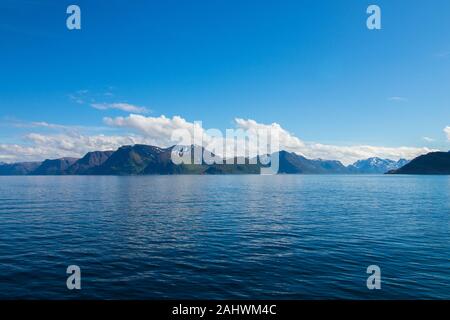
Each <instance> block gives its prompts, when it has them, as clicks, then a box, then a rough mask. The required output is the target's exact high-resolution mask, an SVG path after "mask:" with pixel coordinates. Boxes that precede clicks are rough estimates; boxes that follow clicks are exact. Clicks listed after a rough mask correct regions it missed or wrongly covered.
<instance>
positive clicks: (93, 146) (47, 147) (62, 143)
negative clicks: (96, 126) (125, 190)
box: [0, 133, 148, 162]
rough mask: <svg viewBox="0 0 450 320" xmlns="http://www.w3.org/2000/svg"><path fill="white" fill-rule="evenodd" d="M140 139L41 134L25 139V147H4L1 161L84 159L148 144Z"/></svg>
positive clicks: (0, 156)
mask: <svg viewBox="0 0 450 320" xmlns="http://www.w3.org/2000/svg"><path fill="white" fill-rule="evenodd" d="M147 142H148V141H146V140H145V139H143V138H142V137H139V136H105V135H93V136H86V135H78V134H50V135H45V134H38V133H30V134H28V135H26V136H25V144H23V145H19V144H0V159H3V160H4V161H8V162H18V161H41V160H44V159H54V158H61V157H75V158H80V157H82V156H83V155H85V154H86V153H87V152H89V151H96V150H98V151H106V150H116V149H117V148H119V147H120V146H123V145H133V144H136V143H147Z"/></svg>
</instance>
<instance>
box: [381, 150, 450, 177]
mask: <svg viewBox="0 0 450 320" xmlns="http://www.w3.org/2000/svg"><path fill="white" fill-rule="evenodd" d="M389 173H390V174H450V152H431V153H428V154H425V155H422V156H419V157H417V158H415V159H414V160H412V161H411V162H409V163H408V164H406V165H405V166H403V167H401V168H400V169H397V170H393V171H390V172H389Z"/></svg>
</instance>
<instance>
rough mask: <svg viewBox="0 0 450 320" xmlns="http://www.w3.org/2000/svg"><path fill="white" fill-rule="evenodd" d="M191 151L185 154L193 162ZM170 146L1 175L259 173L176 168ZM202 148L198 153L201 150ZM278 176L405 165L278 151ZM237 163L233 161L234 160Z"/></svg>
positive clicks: (18, 167) (249, 168)
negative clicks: (347, 163) (346, 161)
mask: <svg viewBox="0 0 450 320" xmlns="http://www.w3.org/2000/svg"><path fill="white" fill-rule="evenodd" d="M194 148H199V147H194V146H191V147H186V148H185V149H184V152H188V154H190V156H191V159H192V160H193V155H194V152H193V151H194ZM172 150H173V147H169V148H159V147H156V146H149V145H141V144H136V145H133V146H123V147H120V148H119V149H117V150H116V151H95V152H89V153H87V154H86V155H85V156H84V157H82V158H81V159H76V158H60V159H51V160H50V159H47V160H45V161H43V162H21V163H11V164H5V163H0V175H151V174H161V175H169V174H258V173H260V169H261V164H250V163H252V162H251V161H250V160H249V159H247V158H245V159H244V158H241V159H240V160H241V162H240V163H243V164H236V161H235V164H231V165H230V164H213V165H208V164H206V163H205V162H204V161H201V162H199V164H180V165H176V164H174V163H173V162H172V160H171V153H172ZM203 150H204V149H202V150H200V151H203ZM273 156H279V170H278V173H280V174H382V173H386V172H388V171H389V172H390V173H397V172H396V171H397V170H398V169H400V168H401V167H403V166H404V165H405V164H407V163H408V161H407V160H405V159H401V160H399V161H393V160H389V159H380V158H369V159H366V160H359V161H357V162H355V163H354V164H352V165H349V166H344V165H343V164H342V163H341V162H340V161H335V160H322V159H314V160H313V159H307V158H305V157H303V156H301V155H298V154H296V153H293V152H287V151H279V152H278V154H273ZM235 160H236V159H235Z"/></svg>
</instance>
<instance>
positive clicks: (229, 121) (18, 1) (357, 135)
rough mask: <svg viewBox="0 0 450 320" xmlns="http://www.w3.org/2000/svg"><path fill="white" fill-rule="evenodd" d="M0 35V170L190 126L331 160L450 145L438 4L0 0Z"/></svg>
mask: <svg viewBox="0 0 450 320" xmlns="http://www.w3.org/2000/svg"><path fill="white" fill-rule="evenodd" d="M71 4H76V5H78V6H79V7H80V9H81V30H69V29H68V28H67V27H66V19H67V17H68V16H69V14H67V13H66V9H67V7H68V6H69V5H71ZM371 4H376V5H378V6H379V7H380V8H381V23H382V28H381V30H369V29H368V28H367V27H366V20H367V18H368V14H367V13H366V9H367V7H368V6H369V5H371ZM0 39H1V40H0V162H1V161H3V162H15V161H30V160H43V159H46V158H56V157H61V156H82V155H83V154H84V153H85V152H87V151H93V150H110V149H116V148H117V147H119V146H120V145H123V144H134V143H149V144H157V145H160V146H168V145H170V144H171V141H170V133H171V131H173V130H175V129H177V128H189V127H192V125H193V123H194V122H195V121H202V126H203V128H204V129H210V128H217V129H219V130H222V131H223V132H225V130H226V129H227V128H244V129H251V128H253V129H254V128H259V127H264V126H271V127H274V128H276V130H278V131H279V132H280V134H281V136H282V137H283V141H288V142H289V145H288V146H286V149H290V151H294V152H297V153H300V154H303V155H305V156H307V157H309V158H323V159H337V160H341V161H342V162H344V163H346V164H347V163H351V162H353V161H356V160H357V159H363V158H368V157H372V156H380V157H384V158H391V159H394V160H395V159H399V158H402V157H404V158H413V157H415V156H417V155H419V154H423V153H426V152H430V151H432V150H445V151H448V150H449V149H450V2H449V1H448V0H433V1H422V0H421V1H405V0H396V1H391V0H390V1H387V0H372V1H364V0H342V1H333V0H295V1H294V0H293V1H287V0H277V1H275V0H273V1H265V0H259V1H256V0H255V1H254V0H239V1H238V0H222V1H218V0H196V1H185V0H177V1H175V0H164V1H156V0H152V1H143V0H142V1H139V0H137V1H118V0H116V1H114V0H109V1H106V0H104V1H102V0H99V1H84V0H72V1H63V0H53V1H51V0H42V1H37V0H2V1H0Z"/></svg>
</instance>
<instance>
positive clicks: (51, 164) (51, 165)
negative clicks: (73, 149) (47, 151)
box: [29, 158, 78, 175]
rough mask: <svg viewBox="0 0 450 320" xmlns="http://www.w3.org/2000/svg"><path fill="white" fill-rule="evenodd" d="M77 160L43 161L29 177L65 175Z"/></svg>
mask: <svg viewBox="0 0 450 320" xmlns="http://www.w3.org/2000/svg"><path fill="white" fill-rule="evenodd" d="M77 160H78V159H76V158H61V159H54V160H45V161H44V162H42V164H41V165H40V166H38V167H37V168H36V169H35V170H33V171H31V172H30V173H29V174H31V175H62V174H65V170H67V169H68V168H69V167H70V166H71V165H73V164H74V163H75V162H76V161H77Z"/></svg>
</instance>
